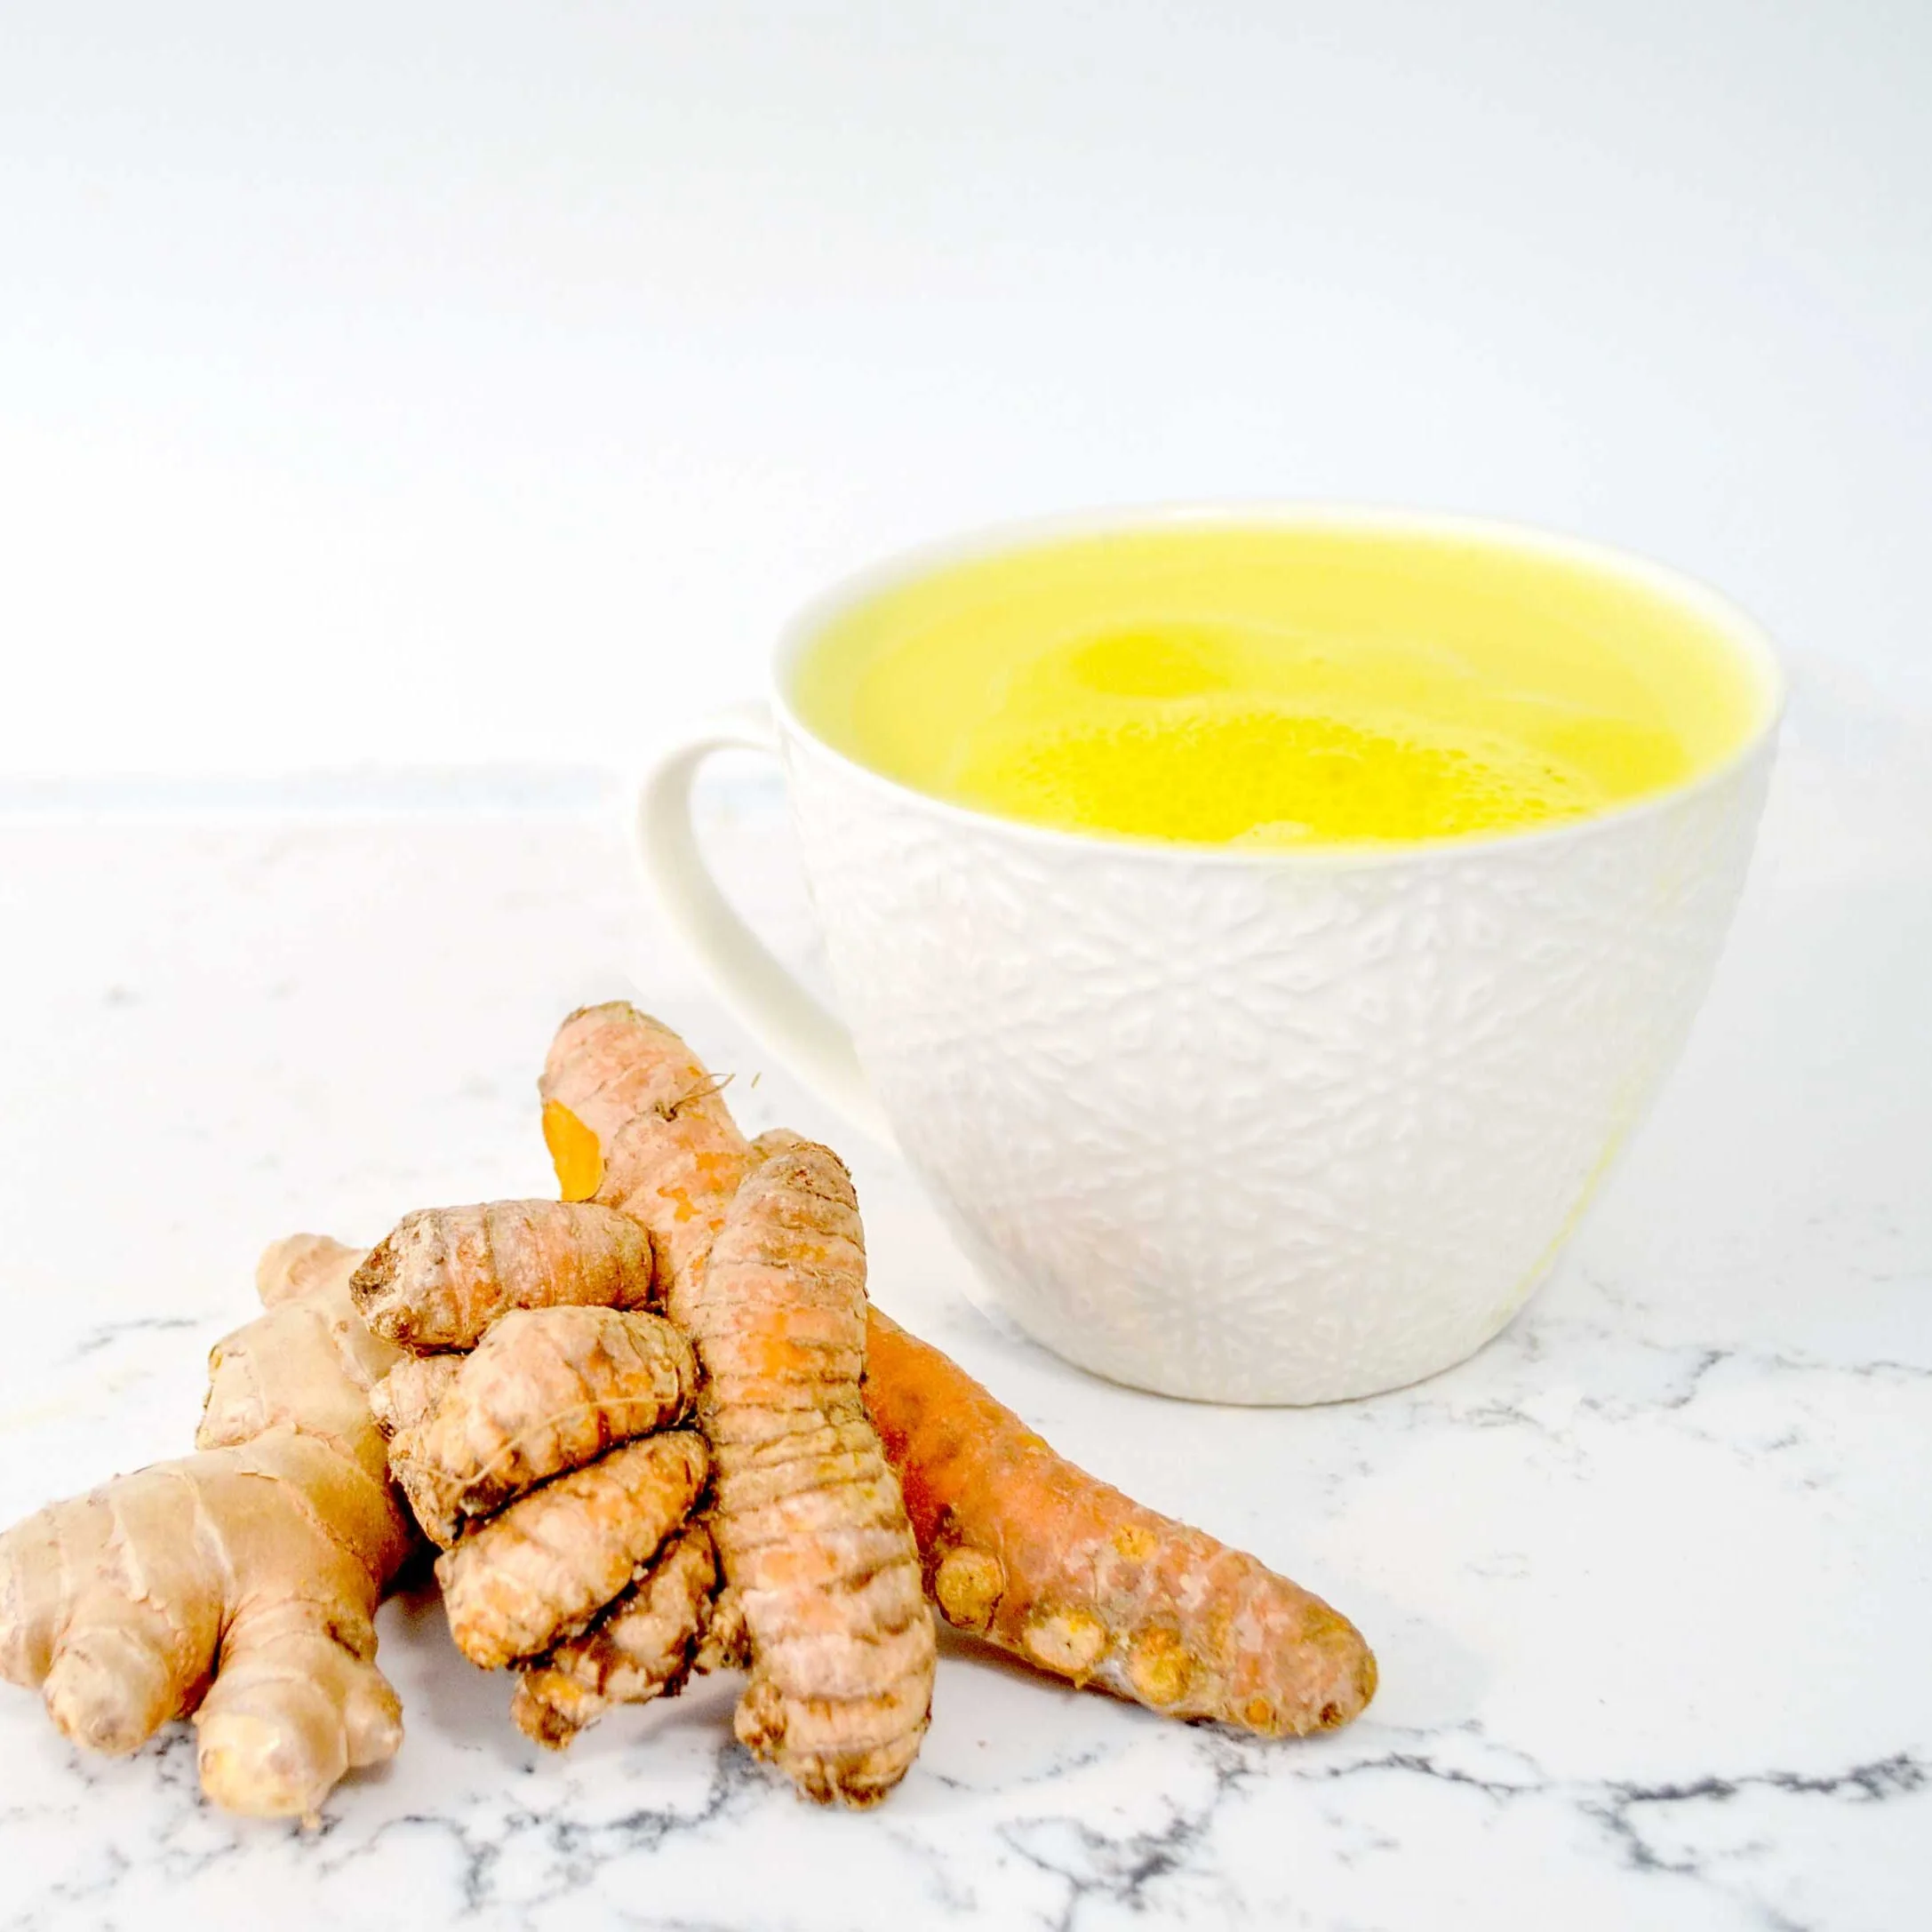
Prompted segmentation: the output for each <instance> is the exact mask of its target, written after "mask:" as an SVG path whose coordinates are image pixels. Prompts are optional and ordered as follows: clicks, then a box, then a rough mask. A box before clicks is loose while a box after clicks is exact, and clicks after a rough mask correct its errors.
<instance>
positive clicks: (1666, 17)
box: [0, 0, 1932, 789]
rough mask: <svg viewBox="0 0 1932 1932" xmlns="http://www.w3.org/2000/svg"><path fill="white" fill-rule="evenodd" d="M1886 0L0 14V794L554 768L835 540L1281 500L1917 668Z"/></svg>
mask: <svg viewBox="0 0 1932 1932" xmlns="http://www.w3.org/2000/svg"><path fill="white" fill-rule="evenodd" d="M1928 106H1932V7H1928V6H1927V5H1925V4H1923V0H1896V4H1883V0H1836V4H1824V0H1817V4H1802V0H1780V4H1764V0H1694V4H1693V0H1618V4H1553V0H1458V4H1441V0H1369V4H1361V0H1349V4H1344V5H1315V4H1288V0H1257V4H1232V0H1220V4H1200V0H1196V4H1185V5H1180V4H1178V5H1158V4H1146V0H1132V4H1123V0H1113V4H1106V5H1099V4H1092V5H1071V4H1042V0H1019V4H1010V0H975V4H970V5H958V6H949V5H940V4H931V0H927V4H908V0H891V4H884V0H882V4H873V5H860V4H843V5H832V4H795V5H788V6H780V5H760V6H746V5H730V4H704V5H688V6H669V5H661V4H658V5H653V4H642V0H631V4H616V0H613V4H604V5H586V4H541V5H539V4H522V5H512V4H477V0H468V4H462V5H455V4H409V5H402V4H395V0H390V4H385V5H380V6H378V5H372V4H336V5H333V6H331V7H328V8H289V7H273V6H262V5H259V4H252V0H251V4H235V5H230V6H212V5H208V4H178V5H172V6H167V7H157V6H153V5H148V4H133V0H124V4H85V0H61V4H40V0H32V4H20V0H15V4H10V5H8V6H7V7H6V8H5V10H4V13H0V295H4V299H0V415H4V441H0V652H4V680H0V778H4V779H7V780H11V781H12V782H13V783H14V785H15V786H16V789H18V787H19V786H20V785H22V784H26V785H28V786H29V789H31V786H32V783H33V781H36V780H39V779H44V778H49V777H55V778H58V777H59V776H60V775H62V774H66V775H68V776H70V777H71V776H74V775H79V776H82V777H86V776H88V775H111V774H127V773H156V774H163V775H172V776H176V777H180V776H182V775H203V776H209V775H212V776H222V775H231V774H232V775H243V774H251V775H254V776H256V777H259V776H261V775H265V774H266V775H269V776H275V775H279V774H286V773H292V772H299V771H304V770H315V769H318V768H319V769H329V768H335V769H351V770H353V769H354V768H359V767H365V766H367V765H370V764H372V763H373V764H380V765H384V766H390V767H395V766H437V767H448V766H451V765H458V766H460V765H470V764H476V763H485V762H503V761H507V762H517V763H521V764H524V765H534V766H555V765H560V764H563V765H573V764H586V763H599V762H623V761H625V760H627V759H628V758H630V757H632V756H634V755H635V753H636V751H637V749H638V748H639V746H641V745H642V743H643V741H644V740H645V739H646V738H648V737H649V735H650V734H651V731H652V730H654V729H655V728H656V727H657V726H658V725H659V723H662V722H664V721H666V720H667V719H678V718H682V717H683V716H685V715H688V714H689V713H690V712H691V711H692V710H693V709H695V708H696V707H699V706H701V705H704V704H706V703H708V702H710V701H712V700H713V699H719V698H723V697H726V696H733V695H738V694H739V693H742V692H744V691H747V690H749V689H751V688H753V687H754V685H755V682H756V679H757V676H758V671H759V663H760V659H761V657H762V652H763V651H764V650H765V648H766V646H767V643H768V642H769V639H770V635H771V633H772V631H773V629H774V627H776V626H777V624H778V622H779V620H780V619H782V617H783V616H784V615H785V613H786V611H788V610H789V609H790V608H791V607H792V606H794V604H795V603H797V602H799V601H800V600H801V599H802V597H804V596H805V595H808V594H810V592H811V591H813V590H814V589H816V588H818V587H821V586H822V585H823V584H824V583H825V582H826V581H827V580H828V579H831V578H833V577H835V576H836V575H838V574H839V573H841V572H842V571H846V570H848V569H850V568H851V567H853V566H856V565H858V564H860V563H864V562H866V561H867V560H869V559H870V558H872V557H873V556H874V555H876V554H877V553H879V552H881V551H883V550H887V549H890V548H893V547H898V546H900V545H902V544H905V543H907V542H911V541H915V540H918V539H923V538H926V537H929V536H932V535H935V534H938V533H941V532H943V531H946V530H947V529H949V528H951V527H953V526H955V525H959V524H964V523H975V522H980V521H986V520H991V519H996V518H1001V517H1005V516H1009V515H1015V514H1020V513H1026V512H1030V511H1034V510H1043V509H1048V508H1057V507H1068V506H1073V505H1078V504H1082V503H1087V502H1108V501H1119V500H1129V499H1158V498H1172V497H1183V496H1201V495H1215V496H1222V495H1250V496H1264V495H1265V496H1293V497H1314V496H1320V497H1337V498H1345V499H1365V500H1373V501H1386V502H1404V501H1407V502H1416V503H1422V504H1425V505H1433V506H1438V507H1449V508H1459V509H1468V510H1479V511H1485V512H1491V513H1497V514H1502V515H1514V516H1521V517H1524V518H1528V519H1531V520H1534V521H1537V522H1541V523H1551V524H1555V525H1558V526H1562V527H1568V528H1571V529H1574V530H1577V531H1582V532H1585V533H1586V534H1589V535H1593V536H1596V537H1599V538H1603V539H1609V540H1612V541H1615V542H1620V543H1624V544H1627V545H1632V546H1635V547H1640V548H1642V549H1646V550H1649V551H1652V552H1655V553H1657V554H1658V555H1662V556H1664V557H1665V559H1667V560H1669V561H1671V562H1673V563H1677V564H1679V565H1681V566H1684V567H1688V568H1689V569H1691V570H1693V571H1696V572H1697V573H1699V574H1702V575H1704V576H1706V577H1708V578H1709V579H1712V580H1713V581H1715V582H1716V583H1718V584H1719V585H1720V586H1721V587H1724V588H1726V589H1728V590H1729V591H1730V592H1731V593H1732V594H1733V595H1736V597H1737V598H1739V599H1740V600H1741V601H1742V602H1744V603H1745V604H1746V605H1747V606H1749V607H1751V608H1752V609H1753V610H1754V611H1756V612H1757V613H1758V614H1759V615H1760V617H1761V618H1762V619H1764V620H1765V621H1766V622H1768V624H1769V625H1770V627H1772V629H1773V630H1774V631H1775V632H1776V634H1777V635H1779V636H1780V637H1781V638H1782V639H1783V641H1784V643H1785V644H1786V645H1787V647H1788V648H1789V649H1790V650H1791V651H1792V653H1793V654H1794V657H1795V658H1796V659H1797V660H1798V662H1799V664H1800V672H1801V679H1800V694H1801V695H1802V691H1803V690H1804V688H1805V680H1816V679H1818V678H1820V677H1823V678H1824V679H1825V680H1826V681H1828V682H1835V683H1837V684H1838V685H1839V687H1840V690H1842V689H1843V688H1844V687H1845V686H1846V684H1847V683H1848V684H1849V685H1850V686H1851V687H1852V688H1853V689H1854V690H1856V691H1862V692H1863V693H1864V697H1863V698H1861V699H1860V700H1859V702H1860V705H1861V707H1863V708H1864V710H1865V711H1866V712H1867V713H1875V711H1876V709H1877V708H1879V707H1893V706H1896V705H1898V704H1900V703H1904V704H1908V705H1912V706H1916V705H1919V704H1920V703H1923V702H1924V701H1926V699H1928V696H1932V651H1928V642H1927V617H1928V611H1927V605H1928V599H1927V596H1926V595H1925V591H1924V584H1925V580H1926V566H1925V561H1924V550H1925V546H1926V539H1927V522H1928V510H1932V379H1928V351H1927V339H1928V328H1932V320H1928V318H1932V245H1928V234H1932V215H1928V206H1932V132H1928V130H1932V112H1928Z"/></svg>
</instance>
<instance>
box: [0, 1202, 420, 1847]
mask: <svg viewBox="0 0 1932 1932" xmlns="http://www.w3.org/2000/svg"><path fill="white" fill-rule="evenodd" d="M359 1259H360V1255H359V1252H358V1251H357V1250H355V1249H347V1248H344V1247H342V1246H341V1245H340V1244H339V1243H338V1242H335V1241H326V1240H324V1239H323V1238H321V1237H319V1236H310V1235H298V1236H296V1237H295V1238H294V1239H293V1240H291V1241H283V1242H279V1243H277V1244H276V1246H275V1247H274V1248H272V1249H269V1250H268V1252H267V1254H266V1255H265V1256H264V1257H262V1264H261V1267H260V1270H259V1274H258V1287H259V1291H260V1295H261V1299H262V1301H263V1303H264V1304H265V1305H266V1308H267V1313H264V1314H262V1315H261V1316H260V1317H259V1319H258V1320H256V1321H252V1322H251V1323H250V1324H249V1325H248V1326H247V1327H245V1328H243V1329H238V1330H237V1331H236V1333H235V1334H233V1335H231V1336H229V1337H227V1338H226V1339H225V1340H224V1341H222V1342H220V1343H219V1344H218V1345H216V1347H215V1349H214V1351H213V1353H212V1357H211V1359H210V1387H209V1394H208V1401H207V1407H206V1409H205V1410H204V1415H203V1417H202V1424H201V1427H200V1429H199V1431H198V1432H197V1434H196V1441H197V1443H198V1444H199V1445H200V1449H201V1453H199V1454H196V1455H194V1456H189V1457H183V1458H181V1459H180V1460H179V1461H176V1462H172V1463H159V1464H156V1465H154V1466H153V1467H151V1468H148V1469H144V1470H140V1471H139V1472H137V1473H134V1474H132V1475H127V1476H120V1477H116V1479H115V1480H114V1481H111V1482H108V1483H104V1484H103V1485H102V1486H101V1487H100V1489H95V1490H93V1491H92V1493H91V1494H89V1495H87V1496H84V1497H76V1498H74V1499H72V1500H70V1501H68V1502H63V1503H56V1504H53V1505H51V1506H50V1507H48V1508H46V1509H44V1510H42V1511H41V1512H40V1513H38V1514H37V1515H35V1516H31V1517H29V1518H28V1520H27V1521H25V1522H23V1523H20V1524H19V1525H17V1526H16V1527H15V1528H14V1529H11V1530H9V1531H8V1532H7V1533H6V1535H5V1536H4V1537H0V1676H4V1677H5V1678H7V1679H8V1680H9V1681H12V1682H13V1683H18V1684H24V1685H28V1686H36V1685H37V1686H38V1687H39V1689H40V1691H41V1695H42V1697H43V1699H44V1702H45V1704H46V1707H47V1712H48V1714H49V1715H50V1716H51V1717H52V1720H53V1721H54V1723H55V1724H56V1725H58V1726H59V1727H60V1729H61V1730H62V1731H63V1732H64V1733H65V1734H66V1735H67V1736H69V1737H71V1738H72V1739H73V1740H74V1741H75V1742H76V1744H85V1745H87V1746H89V1747H90V1748H91V1749H93V1750H97V1751H104V1752H116V1753H121V1752H131V1751H132V1750H134V1749H135V1748H136V1747H137V1746H139V1745H140V1744H142V1743H143V1742H145V1740H146V1739H147V1738H148V1736H151V1735H152V1734H153V1732H154V1731H155V1730H156V1728H158V1727H159V1726H160V1725H162V1724H163V1723H164V1722H166V1721H167V1720H169V1719H171V1718H175V1717H185V1716H188V1715H190V1714H192V1715H193V1717H194V1719H195V1722H196V1728H197V1733H198V1741H197V1755H198V1758H199V1761H200V1770H201V1782H202V1788H203V1790H204V1792H206V1793H207V1794H208V1796H209V1797H210V1798H211V1799H212V1800H214V1801H215V1802H216V1803H217V1804H219V1805H221V1806H224V1807H225V1808H228V1810H230V1811H237V1812H243V1813H250V1814H253V1815H255V1816H293V1817H306V1818H312V1817H313V1816H315V1812H316V1810H317V1808H318V1807H319V1806H320V1805H321V1803H322V1800H323V1798H325V1797H326V1796H327V1795H328V1793H329V1792H330V1791H331V1789H332V1788H333V1786H334V1785H335V1784H336V1783H337V1781H338V1780H339V1778H341V1777H342V1776H343V1775H344V1773H345V1772H347V1771H348V1770H349V1769H351V1768H355V1767H358V1766H363V1765H371V1764H379V1763H381V1762H383V1761H384V1760H386V1759H387V1758H389V1757H391V1756H393V1755H394V1753H395V1749H396V1747H397V1745H398V1744H400V1742H401V1741H402V1712H401V1707H400V1706H399V1704H397V1702H396V1697H395V1692H394V1691H393V1690H392V1689H390V1688H389V1686H388V1684H387V1682H386V1681H384V1679H383V1677H382V1675H381V1674H380V1673H379V1672H378V1671H377V1669H376V1667H375V1665H374V1662H373V1658H374V1656H375V1649H376V1633H375V1627H374V1623H373V1618H374V1615H375V1609H376V1604H377V1601H378V1600H379V1598H380V1596H381V1594H382V1592H383V1590H384V1588H385V1586H386V1585H387V1583H388V1582H389V1580H390V1578H391V1577H393V1576H394V1575H395V1571H396V1570H397V1569H398V1568H399V1567H400V1566H401V1565H402V1563H403V1560H404V1558H405V1557H406V1556H407V1555H408V1553H409V1552H410V1550H411V1547H412V1546H413V1544H414V1537H413V1532H412V1530H411V1526H410V1523H409V1521H408V1518H407V1516H406V1514H405V1513H404V1512H403V1508H402V1507H401V1505H400V1504H399V1502H398V1500H397V1498H396V1497H395V1493H394V1491H393V1490H392V1489H390V1487H389V1484H388V1481H387V1473H386V1469H385V1449H384V1444H383V1441H382V1436H381V1433H380V1432H379V1430H378V1428H377V1427H376V1425H375V1423H374V1421H373V1419H372V1418H371V1415H370V1412H369V1398H368V1390H369V1386H370V1384H371V1381H373V1380H374V1379H375V1377H378V1376H379V1375H381V1374H382V1373H383V1372H384V1371H385V1370H386V1369H387V1368H388V1367H389V1365H390V1363H391V1362H392V1361H393V1360H394V1359H395V1351H394V1350H392V1349H391V1348H390V1347H389V1346H388V1345H387V1344H385V1343H383V1342H381V1341H379V1340H378V1339H377V1338H376V1337H373V1336H371V1334H370V1333H369V1332H368V1330H367V1329H365V1328H364V1327H363V1324H362V1323H361V1322H360V1321H358V1320H356V1318H355V1312H354V1310H353V1308H352V1307H351V1306H350V1303H349V1297H348V1277H349V1273H350V1271H351V1270H352V1269H353V1268H354V1267H355V1264H356V1262H357V1261H358V1260H359Z"/></svg>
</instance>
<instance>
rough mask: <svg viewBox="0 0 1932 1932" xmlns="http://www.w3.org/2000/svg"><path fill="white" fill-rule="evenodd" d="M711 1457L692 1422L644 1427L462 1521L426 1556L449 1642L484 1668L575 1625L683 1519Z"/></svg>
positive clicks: (552, 1641)
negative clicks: (580, 1464) (448, 1546)
mask: <svg viewBox="0 0 1932 1932" xmlns="http://www.w3.org/2000/svg"><path fill="white" fill-rule="evenodd" d="M710 1465H711V1458H710V1457H709V1455H708V1454H707V1451H706V1449H705V1443H704V1438H703V1437H702V1436H700V1435H699V1434H697V1433H695V1432H694V1431H691V1430H689V1429H675V1430H672V1431H670V1432H668V1433H666V1434H663V1435H653V1436H646V1437H645V1438H644V1439H643V1441H638V1442H627V1443H626V1444H624V1446H623V1447H622V1448H620V1449H612V1450H611V1453H610V1454H609V1455H608V1456H604V1457H600V1458H599V1459H598V1460H597V1461H596V1462H594V1463H591V1464H588V1465H586V1466H585V1467H584V1468H582V1469H573V1470H572V1471H571V1473H569V1474H568V1475H563V1476H558V1477H556V1478H555V1480H554V1481H549V1482H547V1483H545V1484H544V1485H543V1486H542V1488H540V1489H532V1490H531V1492H530V1494H529V1495H528V1496H525V1497H520V1498H519V1499H518V1500H517V1501H516V1502H515V1503H512V1504H511V1505H510V1506H509V1507H508V1508H507V1509H506V1510H504V1511H502V1512H501V1513H499V1514H498V1515H496V1516H493V1517H491V1519H490V1521H488V1522H486V1523H484V1524H483V1525H482V1526H481V1527H480V1528H479V1529H473V1530H471V1531H470V1532H469V1533H468V1534H467V1536H465V1537H463V1539H462V1541H461V1542H459V1544H458V1545H456V1547H455V1548H454V1549H452V1550H450V1551H447V1552H445V1553H443V1555H442V1556H441V1557H439V1558H438V1559H437V1560H436V1580H437V1582H438V1583H440V1584H441V1585H443V1608H444V1609H445V1610H446V1611H447V1612H448V1614H449V1619H450V1634H451V1636H452V1637H454V1638H455V1639H456V1642H457V1647H458V1649H460V1650H461V1651H462V1653H463V1655H464V1656H465V1657H467V1658H468V1659H469V1660H470V1662H471V1663H473V1664H475V1665H479V1666H480V1667H481V1668H483V1670H486V1671H494V1670H501V1669H502V1668H504V1666H505V1665H509V1664H514V1663H515V1662H516V1661H517V1659H518V1658H520V1657H537V1656H539V1655H540V1654H541V1653H542V1652H544V1651H546V1650H548V1649H552V1648H554V1647H555V1645H556V1644H557V1643H559V1642H560V1641H563V1640H564V1639H566V1638H569V1637H572V1636H575V1635H577V1634H578V1633H579V1632H581V1631H582V1630H584V1629H585V1628H586V1627H587V1625H589V1623H590V1622H591V1620H592V1619H593V1618H594V1617H595V1616H596V1614H597V1612H598V1611H600V1610H601V1609H603V1608H604V1606H605V1605H606V1604H608V1603H610V1602H611V1601H613V1600H614V1599H615V1598H616V1597H617V1596H618V1595H619V1593H621V1592H622V1591H623V1590H624V1589H625V1588H626V1587H627V1585H629V1584H630V1583H631V1582H632V1581H633V1580H634V1579H635V1577H638V1576H639V1575H641V1574H642V1573H643V1570H645V1569H648V1568H649V1566H650V1564H651V1559H652V1558H653V1557H655V1556H656V1555H657V1553H658V1552H659V1549H660V1548H661V1547H662V1546H663V1545H664V1544H665V1543H666V1542H667V1540H668V1539H669V1538H670V1537H671V1536H672V1534H673V1533H674V1532H675V1531H676V1530H677V1529H681V1528H683V1523H684V1520H685V1518H686V1517H687V1516H688V1515H689V1514H690V1513H691V1506H692V1505H693V1504H694V1503H696V1502H697V1500H698V1497H699V1494H700V1493H701V1492H702V1491H703V1489H704V1486H705V1481H706V1478H707V1475H708V1474H709V1473H710Z"/></svg>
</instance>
